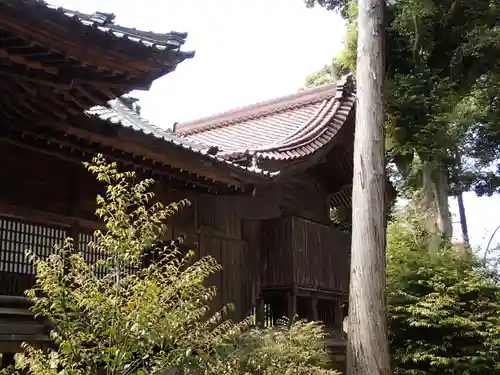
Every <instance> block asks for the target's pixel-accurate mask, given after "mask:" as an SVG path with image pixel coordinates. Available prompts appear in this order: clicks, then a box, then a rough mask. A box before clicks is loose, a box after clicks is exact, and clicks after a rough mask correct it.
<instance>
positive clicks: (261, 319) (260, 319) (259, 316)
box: [255, 297, 266, 328]
mask: <svg viewBox="0 0 500 375" xmlns="http://www.w3.org/2000/svg"><path fill="white" fill-rule="evenodd" d="M256 305H257V307H256V312H255V318H256V319H255V320H256V323H257V326H258V327H259V328H264V323H265V318H266V317H265V315H264V314H265V312H264V298H263V297H261V298H259V299H257V303H256Z"/></svg>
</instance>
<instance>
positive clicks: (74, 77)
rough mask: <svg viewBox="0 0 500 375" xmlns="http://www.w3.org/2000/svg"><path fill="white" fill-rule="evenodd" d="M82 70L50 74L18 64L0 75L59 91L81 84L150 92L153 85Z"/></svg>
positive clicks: (7, 68)
mask: <svg viewBox="0 0 500 375" xmlns="http://www.w3.org/2000/svg"><path fill="white" fill-rule="evenodd" d="M81 70H82V68H74V69H64V70H62V69H58V70H57V72H56V73H54V74H49V73H46V72H43V71H40V70H36V69H30V68H26V67H24V66H22V65H19V64H17V65H11V66H7V67H6V66H0V75H3V76H8V77H12V78H15V79H16V80H21V81H24V82H31V83H35V84H37V85H41V86H45V87H51V88H55V89H59V90H71V89H72V88H73V87H74V86H75V85H81V84H85V85H92V86H96V87H105V88H108V89H109V88H118V89H125V90H127V91H128V90H131V89H136V90H149V88H150V87H151V83H152V79H151V81H150V80H148V81H147V82H145V81H144V80H143V79H139V80H138V79H121V78H115V79H114V78H112V77H103V76H102V75H97V74H92V73H91V72H89V71H86V72H81ZM79 71H80V72H79ZM110 99H112V98H110Z"/></svg>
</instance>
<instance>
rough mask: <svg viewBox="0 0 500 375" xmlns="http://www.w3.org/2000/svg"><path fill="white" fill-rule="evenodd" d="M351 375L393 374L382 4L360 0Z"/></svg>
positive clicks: (350, 324)
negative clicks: (387, 261) (389, 329)
mask: <svg viewBox="0 0 500 375" xmlns="http://www.w3.org/2000/svg"><path fill="white" fill-rule="evenodd" d="M358 4H359V13H358V28H359V34H358V52H357V69H356V81H357V82H356V84H357V104H356V132H355V133H356V134H355V142H354V179H353V202H352V205H353V214H352V218H353V220H352V221H353V222H352V226H353V228H352V249H351V279H350V280H351V282H350V293H349V327H348V347H347V374H348V375H381V374H383V375H389V374H391V365H390V363H391V361H390V354H389V344H388V337H387V318H386V292H385V245H386V234H385V220H386V217H385V215H384V213H385V183H386V177H385V160H384V132H383V119H384V114H383V111H384V108H383V107H384V106H383V98H382V92H383V85H384V62H385V51H384V38H385V36H384V33H385V30H384V23H383V22H384V19H383V15H384V2H383V0H359V2H358Z"/></svg>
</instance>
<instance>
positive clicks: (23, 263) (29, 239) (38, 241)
mask: <svg viewBox="0 0 500 375" xmlns="http://www.w3.org/2000/svg"><path fill="white" fill-rule="evenodd" d="M66 236H67V228H65V227H57V226H50V225H42V224H35V223H29V222H26V221H21V220H17V219H12V218H6V217H0V294H2V295H15V296H20V295H23V292H24V290H26V289H28V288H29V287H31V286H32V285H33V283H34V278H35V269H34V267H33V264H32V263H31V262H30V261H29V259H27V257H26V251H27V250H30V251H32V252H33V253H34V254H36V255H38V256H39V257H41V258H44V257H47V256H49V255H50V254H51V253H52V252H53V251H54V246H56V245H62V243H63V241H64V238H65V237H66Z"/></svg>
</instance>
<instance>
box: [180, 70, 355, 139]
mask: <svg viewBox="0 0 500 375" xmlns="http://www.w3.org/2000/svg"><path fill="white" fill-rule="evenodd" d="M353 90H354V84H353V79H352V75H350V74H349V75H346V76H344V77H342V79H340V80H339V81H337V82H335V83H330V84H327V85H323V86H319V87H315V88H312V89H308V90H303V91H300V92H298V93H295V94H292V95H287V96H284V97H280V98H275V99H271V100H267V101H263V102H259V103H256V104H253V105H250V106H246V107H241V108H238V109H235V110H232V111H226V112H223V113H220V114H216V115H212V116H208V117H205V118H201V119H198V120H194V121H189V122H185V123H181V124H176V125H175V126H174V130H173V131H174V133H175V134H179V135H183V136H190V135H194V134H198V133H202V132H204V131H208V130H211V129H214V128H221V127H225V126H228V125H231V124H233V123H236V122H241V121H248V120H251V119H253V118H259V117H265V116H267V115H271V114H277V113H280V112H283V111H288V110H290V109H293V108H296V107H300V106H304V105H307V104H311V103H316V102H320V101H323V100H325V99H328V98H333V97H334V98H337V99H341V98H342V97H343V96H344V95H345V94H348V93H350V92H352V91H353Z"/></svg>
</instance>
